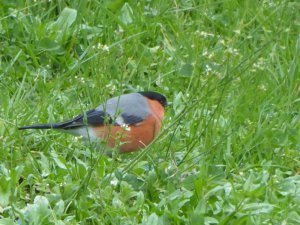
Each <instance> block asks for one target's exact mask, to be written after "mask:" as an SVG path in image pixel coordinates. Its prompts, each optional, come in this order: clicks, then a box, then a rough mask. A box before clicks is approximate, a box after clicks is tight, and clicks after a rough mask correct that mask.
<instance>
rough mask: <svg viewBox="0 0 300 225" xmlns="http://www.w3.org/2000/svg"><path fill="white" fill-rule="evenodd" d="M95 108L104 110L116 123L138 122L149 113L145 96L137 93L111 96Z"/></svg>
mask: <svg viewBox="0 0 300 225" xmlns="http://www.w3.org/2000/svg"><path fill="white" fill-rule="evenodd" d="M95 110H96V111H102V112H106V113H107V114H108V115H109V116H110V117H111V118H112V120H113V121H115V123H116V124H118V125H124V124H127V125H131V124H136V123H140V122H142V121H144V119H145V118H146V117H147V116H149V114H150V109H149V106H148V103H147V100H146V98H145V97H144V96H142V95H141V94H139V93H131V94H124V95H121V96H119V97H114V98H111V99H109V100H108V101H107V102H106V103H104V104H102V105H100V106H98V107H97V108H96V109H95Z"/></svg>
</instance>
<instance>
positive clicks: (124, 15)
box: [119, 2, 134, 25]
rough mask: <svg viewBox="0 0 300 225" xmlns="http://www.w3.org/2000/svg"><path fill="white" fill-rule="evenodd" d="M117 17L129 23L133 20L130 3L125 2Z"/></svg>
mask: <svg viewBox="0 0 300 225" xmlns="http://www.w3.org/2000/svg"><path fill="white" fill-rule="evenodd" d="M119 19H120V20H121V21H122V22H123V23H124V24H125V25H128V24H131V23H132V22H133V20H134V18H133V12H132V8H131V7H130V5H129V4H128V3H127V2H126V3H125V4H124V5H123V7H122V9H121V15H120V16H119Z"/></svg>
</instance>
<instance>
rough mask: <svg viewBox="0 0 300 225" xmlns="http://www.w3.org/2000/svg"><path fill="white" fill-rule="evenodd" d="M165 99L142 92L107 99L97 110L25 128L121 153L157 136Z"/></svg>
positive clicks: (146, 143) (147, 143)
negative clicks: (58, 133)
mask: <svg viewBox="0 0 300 225" xmlns="http://www.w3.org/2000/svg"><path fill="white" fill-rule="evenodd" d="M166 106H167V99H166V97H165V96H164V95H162V94H159V93H157V92H152V91H145V92H136V93H130V94H124V95H121V96H117V97H113V98H111V99H108V100H107V101H106V102H105V103H103V104H101V105H99V106H98V107H97V108H95V109H92V110H89V111H87V112H85V113H83V114H80V115H78V116H76V117H74V118H73V119H71V120H67V121H65V122H60V123H50V124H36V125H29V126H23V127H19V130H25V129H54V130H59V131H62V132H66V133H70V134H73V135H76V136H82V137H83V138H85V139H89V140H91V141H95V142H104V143H105V145H106V147H108V148H114V147H119V150H120V152H121V153H126V152H132V151H136V150H139V149H142V148H144V147H146V146H147V145H149V144H150V143H151V142H152V140H153V139H154V138H155V137H156V135H157V134H158V133H159V131H160V129H161V126H162V120H163V117H164V111H165V107H166Z"/></svg>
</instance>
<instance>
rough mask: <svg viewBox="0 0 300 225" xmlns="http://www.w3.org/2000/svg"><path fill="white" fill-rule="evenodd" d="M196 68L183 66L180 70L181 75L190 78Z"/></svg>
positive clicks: (187, 65) (188, 65)
mask: <svg viewBox="0 0 300 225" xmlns="http://www.w3.org/2000/svg"><path fill="white" fill-rule="evenodd" d="M193 71H194V66H193V65H192V64H188V63H187V64H183V65H182V66H181V68H180V70H179V73H180V75H182V76H184V77H190V76H192V75H193Z"/></svg>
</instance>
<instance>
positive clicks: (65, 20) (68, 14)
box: [54, 7, 77, 31]
mask: <svg viewBox="0 0 300 225" xmlns="http://www.w3.org/2000/svg"><path fill="white" fill-rule="evenodd" d="M76 17H77V10H76V9H71V8H67V7H66V8H64V9H63V11H62V12H61V14H60V15H59V17H58V19H57V20H56V22H55V24H54V25H55V26H56V28H57V29H58V30H61V31H64V30H66V29H67V28H69V27H70V26H71V25H72V24H73V23H74V22H75V20H76Z"/></svg>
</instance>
